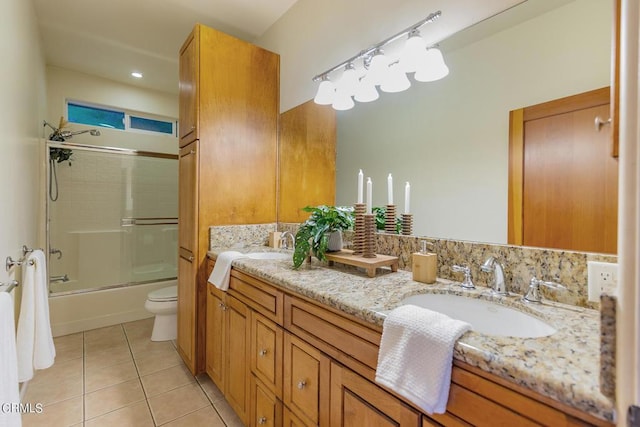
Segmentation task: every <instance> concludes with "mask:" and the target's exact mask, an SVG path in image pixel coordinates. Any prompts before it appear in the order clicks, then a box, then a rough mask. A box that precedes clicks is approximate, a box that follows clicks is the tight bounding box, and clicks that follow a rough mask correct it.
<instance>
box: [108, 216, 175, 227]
mask: <svg viewBox="0 0 640 427" xmlns="http://www.w3.org/2000/svg"><path fill="white" fill-rule="evenodd" d="M173 224H175V225H177V224H178V218H122V219H120V225H121V226H123V227H132V226H134V225H173Z"/></svg>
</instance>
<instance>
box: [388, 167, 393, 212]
mask: <svg viewBox="0 0 640 427" xmlns="http://www.w3.org/2000/svg"><path fill="white" fill-rule="evenodd" d="M387 196H388V197H387V199H388V202H387V204H388V205H392V204H393V178H392V177H391V174H389V176H388V177H387Z"/></svg>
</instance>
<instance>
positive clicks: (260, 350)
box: [250, 311, 283, 398]
mask: <svg viewBox="0 0 640 427" xmlns="http://www.w3.org/2000/svg"><path fill="white" fill-rule="evenodd" d="M282 345H283V333H282V328H281V327H280V326H278V325H276V324H275V323H273V322H272V321H270V320H268V319H267V318H266V317H264V316H262V315H261V314H258V313H256V312H254V311H252V312H251V357H250V359H251V372H253V374H254V375H256V376H257V377H258V378H260V380H261V381H262V382H263V383H264V387H267V388H268V389H269V390H270V391H271V392H272V393H273V394H274V395H276V396H277V397H279V398H282Z"/></svg>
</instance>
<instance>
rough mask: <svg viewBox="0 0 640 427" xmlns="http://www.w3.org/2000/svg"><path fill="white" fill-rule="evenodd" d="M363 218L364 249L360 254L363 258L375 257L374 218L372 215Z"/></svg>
mask: <svg viewBox="0 0 640 427" xmlns="http://www.w3.org/2000/svg"><path fill="white" fill-rule="evenodd" d="M363 216H364V230H365V231H364V247H363V252H362V257H363V258H375V257H376V217H375V215H373V214H365V215H363Z"/></svg>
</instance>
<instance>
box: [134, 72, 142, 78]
mask: <svg viewBox="0 0 640 427" xmlns="http://www.w3.org/2000/svg"><path fill="white" fill-rule="evenodd" d="M131 76H132V77H135V78H136V79H141V78H142V73H139V72H137V71H134V72H133V73H131Z"/></svg>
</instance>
